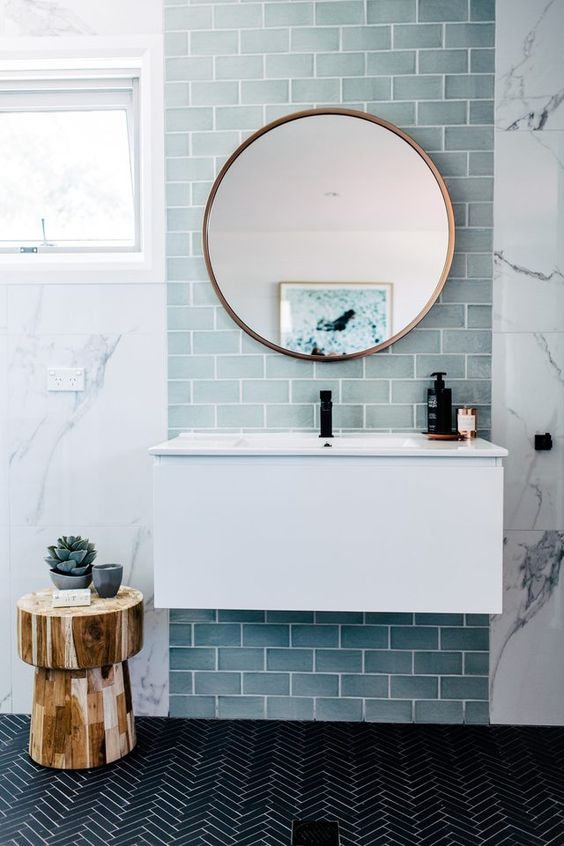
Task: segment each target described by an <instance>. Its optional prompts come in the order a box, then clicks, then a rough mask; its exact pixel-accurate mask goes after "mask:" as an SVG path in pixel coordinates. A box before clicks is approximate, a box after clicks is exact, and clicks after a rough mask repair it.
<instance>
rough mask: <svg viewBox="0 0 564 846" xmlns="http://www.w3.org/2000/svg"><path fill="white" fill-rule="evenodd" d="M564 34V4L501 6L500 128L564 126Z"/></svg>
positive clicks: (559, 1)
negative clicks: (563, 42) (562, 44)
mask: <svg viewBox="0 0 564 846" xmlns="http://www.w3.org/2000/svg"><path fill="white" fill-rule="evenodd" d="M563 31H564V4H563V3H562V0H549V2H548V3H547V2H546V0H544V2H540V3H539V2H533V3H528V4H527V3H525V2H519V3H509V2H506V3H502V4H500V8H499V10H498V39H497V43H498V54H497V62H498V64H497V66H498V69H499V70H498V77H497V93H496V101H497V102H496V123H497V126H498V127H499V128H500V129H504V130H508V131H516V130H534V131H539V130H548V129H556V128H563V127H564V114H563V113H564V109H563V108H562V103H563V101H564V84H563V82H562V69H563V67H564V60H563V57H562V50H561V40H562V32H563Z"/></svg>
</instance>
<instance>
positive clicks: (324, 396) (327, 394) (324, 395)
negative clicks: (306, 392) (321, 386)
mask: <svg viewBox="0 0 564 846" xmlns="http://www.w3.org/2000/svg"><path fill="white" fill-rule="evenodd" d="M319 399H320V400H321V402H322V403H330V402H331V391H319Z"/></svg>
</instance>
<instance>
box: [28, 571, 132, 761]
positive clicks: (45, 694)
mask: <svg viewBox="0 0 564 846" xmlns="http://www.w3.org/2000/svg"><path fill="white" fill-rule="evenodd" d="M52 594H53V590H52V589H47V590H42V591H38V592H37V593H30V594H28V595H27V596H24V597H22V598H21V599H20V600H19V601H18V648H19V653H20V656H21V658H22V659H23V660H24V661H26V662H27V663H28V664H33V665H35V668H36V669H35V685H34V694H33V712H32V717H31V733H30V743H29V753H30V755H31V757H32V758H33V760H34V761H36V762H37V763H38V764H42V765H43V766H47V767H57V768H60V769H81V768H86V767H97V766H100V765H102V764H107V763H110V762H111V761H116V760H118V759H119V758H122V757H123V756H124V755H127V753H128V752H130V751H131V749H133V747H134V746H135V742H136V738H135V722H134V717H133V709H132V705H131V688H130V683H129V670H128V666H127V658H129V657H130V656H132V655H135V654H136V653H137V652H139V650H140V649H141V647H142V645H143V596H142V594H141V593H140V592H139V591H137V590H134V589H133V588H129V587H122V588H121V589H120V591H119V593H118V595H117V596H116V597H114V598H113V599H101V598H100V597H99V596H98V595H97V594H95V593H94V592H93V593H92V604H91V605H89V606H79V607H76V608H52V607H51V601H52Z"/></svg>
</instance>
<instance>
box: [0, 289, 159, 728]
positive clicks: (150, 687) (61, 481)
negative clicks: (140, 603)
mask: <svg viewBox="0 0 564 846" xmlns="http://www.w3.org/2000/svg"><path fill="white" fill-rule="evenodd" d="M165 296H166V292H165V286H164V285H145V284H142V285H43V286H40V285H25V286H17V285H8V286H7V332H6V334H4V335H0V350H4V356H2V353H1V352H0V361H4V363H5V366H4V375H3V376H0V379H3V381H4V386H3V387H4V393H3V395H4V396H5V397H6V400H7V401H6V403H5V406H4V407H5V408H6V410H7V414H6V420H5V421H1V422H0V425H1V423H2V422H3V424H4V425H3V426H2V429H1V430H0V431H2V433H3V435H4V441H3V443H2V458H3V459H4V464H3V467H4V478H5V484H4V486H3V489H4V491H6V490H7V491H8V504H7V510H8V519H6V521H5V526H4V527H3V526H2V524H1V522H0V537H2V539H3V540H5V541H6V543H5V544H4V545H3V546H2V549H3V550H4V551H5V554H7V557H9V590H3V594H2V596H3V600H4V602H5V603H6V607H5V608H3V609H1V611H0V619H2V620H4V619H5V618H8V619H9V617H10V614H11V616H12V633H13V628H14V619H13V608H14V604H15V602H16V599H17V597H18V596H20V595H21V594H22V593H26V592H27V591H29V590H33V589H36V588H37V587H38V586H41V585H43V584H47V583H48V573H47V566H46V564H45V563H44V562H43V556H44V550H45V547H46V546H47V544H48V543H50V542H52V541H53V540H54V539H56V538H57V536H58V535H59V534H61V533H63V532H64V533H70V532H72V533H73V534H77V533H78V534H84V535H87V536H88V537H90V538H91V539H92V540H94V541H95V543H96V545H97V548H98V549H99V557H100V560H102V561H109V560H116V561H121V562H123V563H124V564H125V580H126V581H127V582H128V583H129V584H133V585H135V586H136V587H139V588H140V589H141V590H142V591H143V593H144V594H145V596H146V600H147V615H146V624H147V637H146V646H145V648H144V650H143V652H142V653H141V655H140V656H139V657H138V658H137V659H134V661H133V662H132V674H133V678H134V688H135V699H136V707H137V711H138V713H145V714H146V713H160V714H163V713H166V712H167V707H168V702H167V690H168V660H167V652H168V629H167V619H166V612H164V611H158V612H157V611H155V610H154V609H153V606H152V559H151V507H152V506H151V462H150V459H149V456H148V454H147V447H148V446H150V445H151V443H153V442H155V441H158V440H159V439H161V438H162V437H163V436H165V434H166V396H165V383H166V361H165V312H166V302H165ZM53 365H55V366H77V367H84V368H85V371H86V390H85V391H84V393H79V394H66V393H62V394H58V393H49V392H47V390H46V369H47V367H49V366H53ZM6 465H7V466H6ZM0 509H2V505H1V502H0ZM5 512H6V507H4V509H3V511H2V510H0V515H1V514H2V513H5ZM3 530H4V533H5V534H6V538H4V537H3V536H2V532H3ZM6 564H7V561H6ZM5 572H6V571H5ZM12 640H13V638H12ZM4 660H6V661H7V660H8V658H7V657H5V659H4ZM11 662H12V674H11V677H12V686H11V695H12V702H11V708H12V710H14V711H16V712H22V711H27V710H28V709H29V702H30V675H31V673H30V671H29V669H28V668H27V667H25V666H24V665H22V664H21V662H20V661H19V660H18V659H17V656H16V654H15V650H14V646H13V643H12V656H11ZM0 677H4V674H1V676H0ZM6 695H7V694H4V693H3V691H2V690H0V700H1V699H2V698H4V697H5V696H6ZM6 702H8V700H6ZM5 707H8V705H6V706H5Z"/></svg>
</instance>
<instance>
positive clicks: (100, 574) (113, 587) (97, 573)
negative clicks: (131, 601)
mask: <svg viewBox="0 0 564 846" xmlns="http://www.w3.org/2000/svg"><path fill="white" fill-rule="evenodd" d="M92 577H93V579H94V587H95V588H96V590H97V591H98V596H101V597H102V598H103V599H109V598H110V597H112V596H115V595H116V593H117V592H118V590H119V588H120V585H121V580H122V578H123V565H122V564H94V566H93V567H92Z"/></svg>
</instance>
